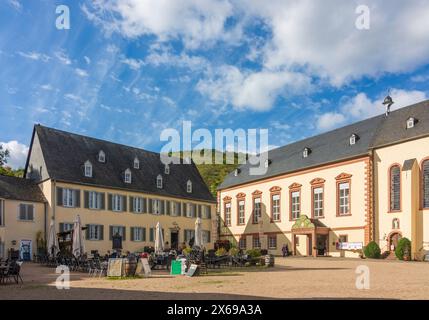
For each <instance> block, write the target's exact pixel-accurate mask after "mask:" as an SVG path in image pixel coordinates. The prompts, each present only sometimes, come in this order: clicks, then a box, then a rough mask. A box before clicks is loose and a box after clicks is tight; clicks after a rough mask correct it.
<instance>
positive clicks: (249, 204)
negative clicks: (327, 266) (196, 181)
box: [218, 101, 429, 260]
mask: <svg viewBox="0 0 429 320" xmlns="http://www.w3.org/2000/svg"><path fill="white" fill-rule="evenodd" d="M428 160H429V103H428V101H424V102H421V103H418V104H415V105H412V106H408V107H405V108H402V109H399V110H396V111H394V112H391V113H389V114H388V115H387V116H386V115H381V116H378V117H375V118H371V119H368V120H364V121H361V122H358V123H355V124H352V125H349V126H346V127H343V128H340V129H336V130H334V131H331V132H327V133H324V134H321V135H319V136H315V137H311V138H308V139H305V140H302V141H298V142H295V143H293V144H291V145H287V146H285V147H281V148H278V149H275V150H272V151H270V152H268V155H267V160H266V162H265V166H266V173H265V174H263V175H261V176H251V175H250V174H249V172H250V171H249V165H248V164H244V165H242V166H240V167H239V168H238V169H237V170H236V171H234V172H232V173H231V174H229V175H228V177H227V178H226V179H225V181H224V182H223V183H222V184H221V185H220V187H219V189H218V204H219V206H218V210H219V212H220V220H221V233H220V236H221V238H222V239H228V240H230V241H232V242H235V243H236V244H237V245H238V246H239V247H241V248H242V249H252V248H261V249H267V250H268V252H270V253H272V254H277V255H280V254H282V248H283V247H284V246H285V245H287V247H288V250H289V251H290V252H292V253H293V254H296V255H312V256H317V255H328V256H334V257H335V256H349V257H357V256H358V255H359V253H360V252H359V251H360V250H359V248H362V247H364V246H365V245H366V244H367V243H368V242H369V241H376V242H377V243H378V244H379V246H380V248H381V251H382V252H383V253H385V255H389V253H390V254H392V255H393V253H392V252H393V251H394V249H395V248H396V245H397V242H398V241H399V239H400V238H401V237H407V238H408V239H410V240H411V243H412V253H411V254H412V258H413V259H416V260H424V259H427V256H428V254H429V227H428V221H427V220H428V219H429V218H428V216H427V215H428V212H429V161H428Z"/></svg>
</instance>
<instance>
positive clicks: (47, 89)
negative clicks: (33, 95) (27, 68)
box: [40, 84, 54, 91]
mask: <svg viewBox="0 0 429 320" xmlns="http://www.w3.org/2000/svg"><path fill="white" fill-rule="evenodd" d="M40 88H42V89H43V90H46V91H51V90H53V89H54V88H53V87H52V85H50V84H42V85H41V86H40Z"/></svg>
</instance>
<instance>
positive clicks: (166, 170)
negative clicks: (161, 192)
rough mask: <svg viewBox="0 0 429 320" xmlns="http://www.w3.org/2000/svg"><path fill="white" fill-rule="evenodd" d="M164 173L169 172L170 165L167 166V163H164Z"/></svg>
mask: <svg viewBox="0 0 429 320" xmlns="http://www.w3.org/2000/svg"><path fill="white" fill-rule="evenodd" d="M164 173H165V174H170V166H169V165H168V164H166V165H165V166H164Z"/></svg>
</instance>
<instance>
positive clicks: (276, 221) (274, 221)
mask: <svg viewBox="0 0 429 320" xmlns="http://www.w3.org/2000/svg"><path fill="white" fill-rule="evenodd" d="M279 222H282V221H281V220H270V223H279Z"/></svg>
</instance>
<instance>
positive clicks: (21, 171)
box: [0, 167, 24, 178]
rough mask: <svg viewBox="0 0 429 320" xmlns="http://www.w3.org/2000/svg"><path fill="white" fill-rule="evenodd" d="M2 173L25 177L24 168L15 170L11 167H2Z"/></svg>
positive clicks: (0, 169) (0, 170)
mask: <svg viewBox="0 0 429 320" xmlns="http://www.w3.org/2000/svg"><path fill="white" fill-rule="evenodd" d="M0 174H1V175H4V176H11V177H18V178H22V177H24V169H17V170H13V169H12V168H10V167H0Z"/></svg>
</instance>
